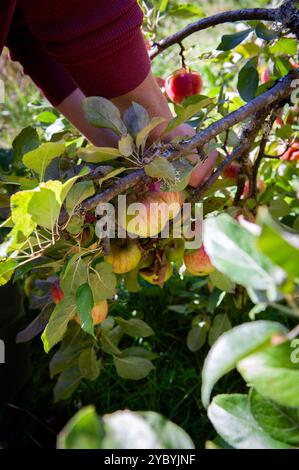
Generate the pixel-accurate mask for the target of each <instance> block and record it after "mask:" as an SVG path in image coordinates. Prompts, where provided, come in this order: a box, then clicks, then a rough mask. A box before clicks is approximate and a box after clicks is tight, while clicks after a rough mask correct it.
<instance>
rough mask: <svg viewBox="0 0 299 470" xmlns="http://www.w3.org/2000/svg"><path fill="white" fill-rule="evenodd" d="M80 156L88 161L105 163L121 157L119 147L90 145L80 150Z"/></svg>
mask: <svg viewBox="0 0 299 470" xmlns="http://www.w3.org/2000/svg"><path fill="white" fill-rule="evenodd" d="M78 156H79V157H80V158H81V159H82V160H83V161H84V162H87V163H103V162H107V161H110V160H115V159H116V158H119V157H121V156H122V155H121V153H120V151H119V150H118V149H115V148H112V147H95V146H94V145H88V146H87V147H83V148H80V149H79V150H78Z"/></svg>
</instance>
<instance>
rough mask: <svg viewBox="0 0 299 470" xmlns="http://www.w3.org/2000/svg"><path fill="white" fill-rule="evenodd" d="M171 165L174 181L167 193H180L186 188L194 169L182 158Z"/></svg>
mask: <svg viewBox="0 0 299 470" xmlns="http://www.w3.org/2000/svg"><path fill="white" fill-rule="evenodd" d="M172 165H173V166H174V170H175V181H174V182H173V183H170V184H169V191H178V192H181V191H183V190H184V189H185V188H186V187H187V186H188V184H189V181H190V178H191V175H192V172H193V170H194V167H193V166H192V165H191V164H190V163H189V162H188V160H184V159H183V158H181V159H180V160H178V161H176V162H173V163H172Z"/></svg>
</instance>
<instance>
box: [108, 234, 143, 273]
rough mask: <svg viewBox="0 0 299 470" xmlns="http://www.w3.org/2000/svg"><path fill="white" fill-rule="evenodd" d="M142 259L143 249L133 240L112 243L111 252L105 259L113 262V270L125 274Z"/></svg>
mask: <svg viewBox="0 0 299 470" xmlns="http://www.w3.org/2000/svg"><path fill="white" fill-rule="evenodd" d="M140 260H141V251H140V249H139V247H138V245H137V244H136V243H135V242H134V241H133V240H124V241H122V243H116V242H114V243H112V244H111V247H110V253H109V255H108V256H106V257H105V261H107V263H110V264H112V266H113V272H115V273H116V274H125V273H128V272H130V271H132V270H133V269H135V268H136V266H137V265H138V264H139V262H140Z"/></svg>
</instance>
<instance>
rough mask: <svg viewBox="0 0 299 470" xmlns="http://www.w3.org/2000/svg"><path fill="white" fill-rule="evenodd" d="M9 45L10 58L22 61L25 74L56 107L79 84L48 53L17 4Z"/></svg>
mask: <svg viewBox="0 0 299 470" xmlns="http://www.w3.org/2000/svg"><path fill="white" fill-rule="evenodd" d="M6 45H7V47H8V48H9V51H10V56H11V58H12V59H13V60H15V61H17V62H20V63H21V65H22V67H23V70H24V73H25V74H27V75H29V76H30V77H31V78H32V80H33V81H34V82H35V84H36V85H37V86H38V87H39V88H40V89H41V90H42V92H43V94H44V95H45V96H46V98H47V99H48V100H49V101H50V102H51V103H52V104H53V106H57V105H59V104H60V103H61V102H62V101H63V100H64V99H65V98H66V97H67V96H69V95H70V94H71V93H72V92H73V91H74V90H75V89H76V88H77V87H78V85H77V84H76V83H75V82H74V80H73V79H72V78H71V76H70V75H69V73H68V72H67V71H66V70H65V69H64V68H63V67H62V66H61V65H60V64H59V63H57V62H56V61H55V60H53V58H51V57H50V56H49V54H48V52H47V51H46V49H45V47H44V46H43V44H42V43H41V42H40V41H39V40H38V39H37V38H36V37H35V36H34V35H33V34H32V32H31V31H30V29H29V27H28V25H27V23H26V21H25V18H24V16H23V14H22V11H21V10H20V8H18V7H17V8H16V10H15V13H14V16H13V19H12V23H11V27H10V30H9V34H8V36H7V40H6Z"/></svg>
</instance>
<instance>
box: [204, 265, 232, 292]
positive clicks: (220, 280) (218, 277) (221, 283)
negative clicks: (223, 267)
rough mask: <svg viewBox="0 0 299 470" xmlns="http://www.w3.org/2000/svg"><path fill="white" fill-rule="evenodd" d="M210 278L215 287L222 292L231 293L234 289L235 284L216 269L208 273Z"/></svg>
mask: <svg viewBox="0 0 299 470" xmlns="http://www.w3.org/2000/svg"><path fill="white" fill-rule="evenodd" d="M210 279H211V281H212V283H213V285H214V286H215V287H217V288H218V289H220V290H223V291H224V292H229V293H233V292H234V290H235V287H236V284H235V283H234V282H232V281H231V280H230V279H229V278H228V277H227V276H225V275H224V274H222V273H220V272H219V271H217V270H215V271H213V272H212V273H211V274H210Z"/></svg>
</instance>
